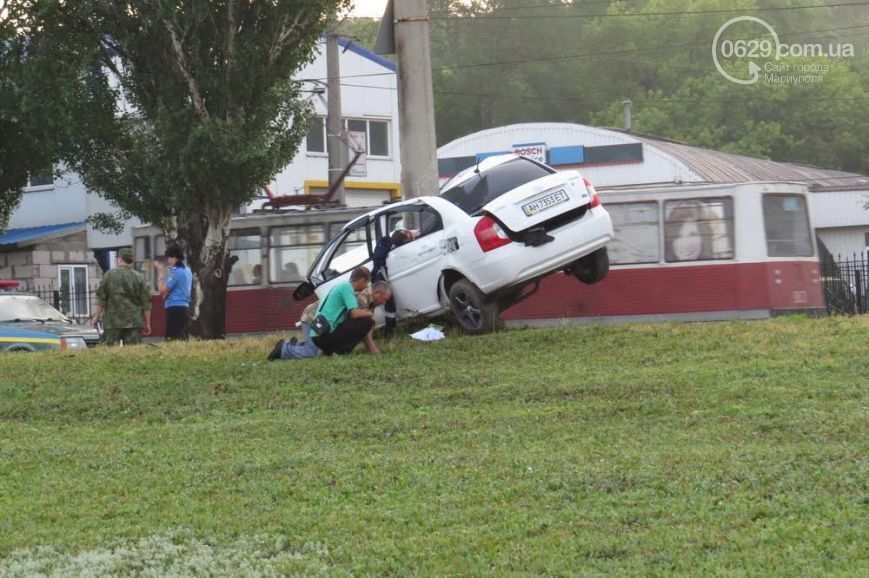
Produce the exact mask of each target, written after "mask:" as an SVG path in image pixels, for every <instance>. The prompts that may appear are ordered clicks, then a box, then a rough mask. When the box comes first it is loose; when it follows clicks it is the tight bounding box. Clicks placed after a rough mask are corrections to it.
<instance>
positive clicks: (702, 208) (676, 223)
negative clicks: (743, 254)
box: [664, 197, 733, 262]
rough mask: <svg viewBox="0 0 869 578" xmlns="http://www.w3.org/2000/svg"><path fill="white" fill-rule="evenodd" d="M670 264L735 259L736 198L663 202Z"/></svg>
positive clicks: (666, 245) (666, 252)
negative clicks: (734, 209)
mask: <svg viewBox="0 0 869 578" xmlns="http://www.w3.org/2000/svg"><path fill="white" fill-rule="evenodd" d="M664 245H665V255H666V257H667V261H670V262H673V261H708V260H715V259H733V199H730V198H724V197H722V198H709V199H690V200H680V201H668V202H666V203H664Z"/></svg>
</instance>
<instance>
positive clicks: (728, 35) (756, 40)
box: [712, 16, 854, 84]
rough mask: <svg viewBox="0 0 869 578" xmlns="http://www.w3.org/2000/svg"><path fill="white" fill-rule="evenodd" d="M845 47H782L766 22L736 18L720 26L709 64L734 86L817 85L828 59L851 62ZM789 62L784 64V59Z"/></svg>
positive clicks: (826, 69)
mask: <svg viewBox="0 0 869 578" xmlns="http://www.w3.org/2000/svg"><path fill="white" fill-rule="evenodd" d="M853 56H854V45H853V44H849V43H833V42H829V43H826V44H825V43H822V42H807V43H790V44H788V43H783V42H781V40H779V37H778V34H776V31H775V29H773V27H772V26H770V25H769V23H768V22H766V21H765V20H762V19H760V18H757V17H756V16H737V17H736V18H731V19H730V20H728V21H727V22H725V23H724V24H722V25H721V28H719V29H718V32H716V34H715V38H714V39H713V40H712V61H713V62H714V63H715V68H717V69H718V72H720V73H721V74H722V75H723V76H724V78H726V79H727V80H729V81H731V82H735V83H737V84H755V83H756V82H758V81H763V82H765V83H767V84H818V83H821V82H823V81H824V75H825V74H826V73H827V72H829V70H830V59H833V58H852V57H853ZM788 57H793V58H790V59H789V61H788V62H784V60H785V59H788Z"/></svg>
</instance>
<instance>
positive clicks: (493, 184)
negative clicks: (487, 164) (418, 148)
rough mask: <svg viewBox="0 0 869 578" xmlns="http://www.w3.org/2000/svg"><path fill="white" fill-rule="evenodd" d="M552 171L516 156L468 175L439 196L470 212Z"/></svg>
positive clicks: (474, 211) (471, 213) (552, 171)
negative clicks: (468, 176)
mask: <svg viewBox="0 0 869 578" xmlns="http://www.w3.org/2000/svg"><path fill="white" fill-rule="evenodd" d="M554 172H555V171H554V170H552V169H547V168H546V167H543V166H541V165H538V164H537V163H535V162H533V161H530V160H528V159H526V158H523V157H519V158H515V159H512V160H509V161H507V162H505V163H502V164H500V165H497V166H494V167H492V168H490V169H488V170H484V171H480V172H479V173H477V174H474V175H472V176H471V177H470V178H468V179H467V180H465V181H462V182H461V183H459V184H457V185H455V186H453V187H451V188H449V189H447V190H446V191H444V192H443V193H442V194H441V198H444V199H446V200H448V201H450V202H451V203H453V204H454V205H457V206H458V207H459V208H460V209H462V210H463V211H465V212H466V213H468V214H470V215H473V214H474V213H476V212H477V211H479V210H480V209H482V208H483V207H485V206H486V205H487V204H489V203H490V202H491V201H493V200H495V199H497V198H498V197H500V196H501V195H503V194H504V193H506V192H508V191H512V190H513V189H515V188H516V187H519V186H522V185H524V184H525V183H530V182H531V181H534V180H537V179H539V178H541V177H545V176H547V175H551V174H552V173H554Z"/></svg>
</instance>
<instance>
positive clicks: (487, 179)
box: [295, 154, 613, 333]
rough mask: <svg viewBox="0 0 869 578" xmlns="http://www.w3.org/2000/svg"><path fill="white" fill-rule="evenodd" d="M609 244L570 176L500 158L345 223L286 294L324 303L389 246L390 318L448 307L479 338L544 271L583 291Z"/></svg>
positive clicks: (603, 271)
mask: <svg viewBox="0 0 869 578" xmlns="http://www.w3.org/2000/svg"><path fill="white" fill-rule="evenodd" d="M384 237H390V240H385V239H384ZM612 238H613V227H612V222H611V221H610V217H609V214H608V213H607V212H606V210H605V209H604V208H603V207H602V206H601V204H600V200H599V198H598V197H597V195H596V193H595V191H594V188H593V187H592V186H591V183H589V182H588V180H586V179H584V178H583V177H582V176H581V175H580V174H579V173H578V172H577V171H564V172H557V171H555V170H554V169H552V168H551V167H549V166H547V165H544V164H542V163H538V162H536V161H533V160H530V159H527V158H524V157H518V156H516V155H512V154H510V155H499V156H495V157H489V158H486V159H484V160H482V161H481V162H480V163H479V164H477V165H476V166H474V167H470V168H468V169H466V170H464V171H462V172H461V173H459V174H458V175H456V176H455V177H453V178H452V179H451V180H450V181H448V182H447V183H446V184H445V185H444V186H443V187H442V188H441V193H440V195H439V196H436V197H435V196H432V197H418V198H415V199H412V200H408V201H403V202H399V203H394V204H391V205H388V206H385V207H383V208H379V209H376V210H373V211H371V212H369V213H367V214H365V215H362V216H361V217H358V218H356V219H354V220H353V221H351V222H349V223H347V224H346V225H345V226H344V227H343V228H342V229H341V232H340V233H339V234H338V235H337V236H336V237H335V238H333V239H332V240H331V241H329V242H328V243H327V244H326V246H325V247H323V249H322V250H321V251H320V254H319V255H318V257H317V258H316V259H315V261H314V263H313V265H312V266H311V269H310V271H309V272H308V276H307V278H308V283H303V284H302V285H300V286H299V288H298V289H297V291H296V293H295V297H296V298H297V299H304V298H305V297H308V296H309V295H311V293H312V292H314V291H316V293H317V295H318V296H319V297H320V298H323V297H324V296H325V295H326V293H328V292H329V290H330V289H331V288H332V287H333V286H334V285H335V284H336V283H338V282H339V281H346V280H348V278H349V276H350V272H351V271H352V270H353V269H354V268H355V267H358V266H360V265H365V266H367V267H369V268H373V266H374V257H375V248H376V247H378V243H380V246H381V250H380V251H379V252H378V253H380V252H382V250H383V245H384V244H386V245H389V244H390V241H391V240H392V239H395V240H396V241H398V243H395V244H393V246H392V248H391V249H390V250H389V252H388V254H387V256H386V259H385V264H386V268H387V277H388V280H389V282H390V284H391V285H392V289H393V295H394V297H395V302H396V312H397V315H398V318H399V319H401V318H408V317H419V316H435V315H439V314H442V313H444V312H446V311H448V310H449V311H451V312H452V314H453V315H454V316H455V317H456V319H457V320H458V322H459V324H460V325H461V326H462V328H463V329H464V330H465V331H467V332H469V333H486V332H488V331H491V330H493V329H494V328H495V327H497V325H498V324H499V322H500V312H501V311H503V310H505V309H507V308H508V307H510V306H512V305H514V304H516V303H518V302H519V301H521V300H522V299H524V298H525V297H527V296H529V295H530V294H531V293H533V291H534V290H535V289H536V287H537V284H539V282H540V279H542V278H543V277H545V276H547V275H549V274H552V273H556V272H559V271H564V272H566V273H570V274H573V275H574V276H575V277H576V278H577V279H578V280H579V281H582V282H583V283H589V284H591V283H596V282H598V281H600V280H601V279H603V278H604V277H606V275H607V272H608V271H609V258H608V256H607V249H606V245H607V243H609V242H610V241H611V240H612ZM401 243H403V244H401ZM531 287H533V288H531ZM529 288H531V289H529Z"/></svg>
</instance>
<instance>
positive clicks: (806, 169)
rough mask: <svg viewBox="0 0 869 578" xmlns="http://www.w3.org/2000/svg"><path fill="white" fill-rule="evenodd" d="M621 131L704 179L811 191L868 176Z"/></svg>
mask: <svg viewBox="0 0 869 578" xmlns="http://www.w3.org/2000/svg"><path fill="white" fill-rule="evenodd" d="M620 132H621V131H620ZM625 134H629V135H631V136H632V137H634V138H636V139H637V140H639V141H642V142H643V143H644V144H647V145H649V146H651V147H654V148H656V149H658V150H660V151H662V152H664V153H667V154H669V155H672V156H673V157H675V158H677V159H679V160H680V161H682V162H683V163H685V164H686V165H687V166H688V167H689V168H691V169H692V170H693V171H695V172H696V173H697V174H699V175H700V176H701V177H703V179H705V180H706V181H708V182H713V183H741V182H747V181H797V182H802V183H806V184H808V185H809V188H811V189H813V190H822V189H838V188H842V187H846V188H850V187H854V186H869V177H867V176H864V175H860V174H857V173H849V172H846V171H838V170H833V169H821V168H818V167H813V166H810V165H799V164H794V163H782V162H778V161H770V160H766V159H758V158H754V157H747V156H743V155H737V154H733V153H726V152H722V151H715V150H711V149H704V148H700V147H695V146H690V145H686V144H682V143H679V142H676V141H672V140H668V139H663V138H659V137H654V136H651V135H645V134H638V133H634V132H627V131H625Z"/></svg>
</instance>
